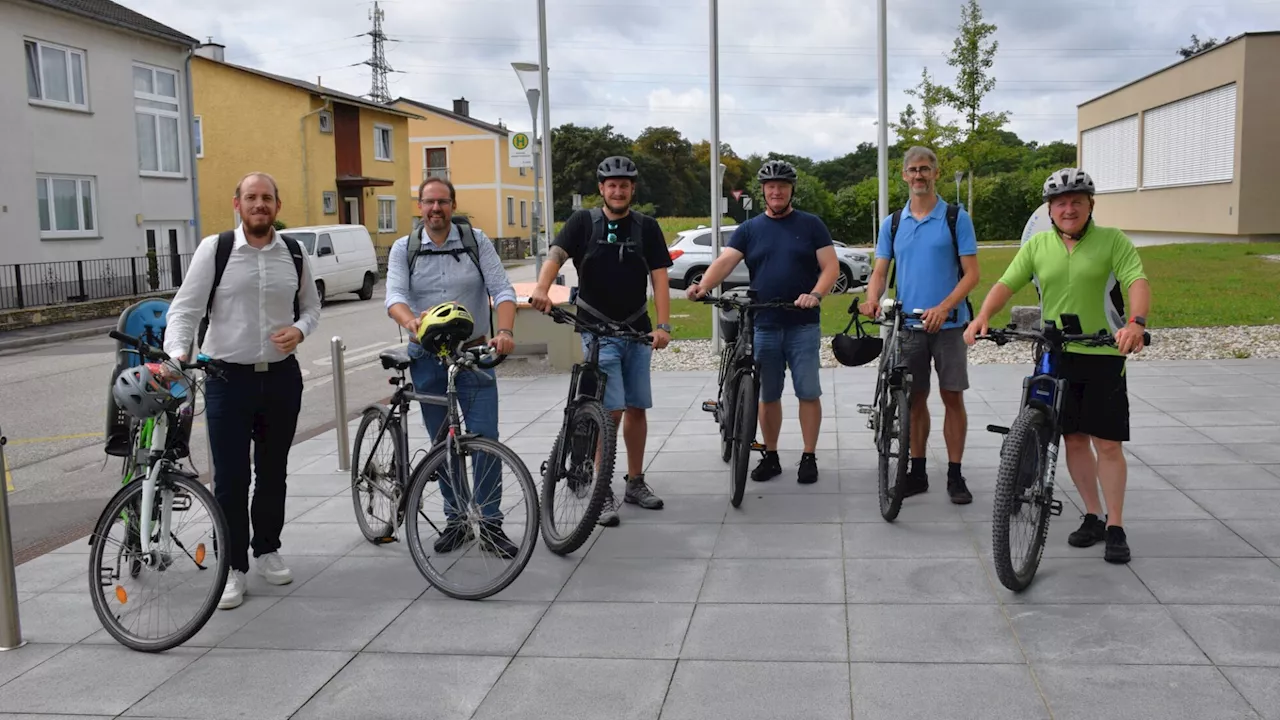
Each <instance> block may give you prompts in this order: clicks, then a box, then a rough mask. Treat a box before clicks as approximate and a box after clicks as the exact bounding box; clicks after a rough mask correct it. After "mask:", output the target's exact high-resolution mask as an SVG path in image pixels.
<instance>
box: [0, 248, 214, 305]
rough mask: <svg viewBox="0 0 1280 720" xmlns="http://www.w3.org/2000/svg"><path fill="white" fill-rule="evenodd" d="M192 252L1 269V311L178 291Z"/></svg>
mask: <svg viewBox="0 0 1280 720" xmlns="http://www.w3.org/2000/svg"><path fill="white" fill-rule="evenodd" d="M190 266H191V253H186V254H164V255H155V254H148V255H143V256H140V257H124V258H105V259H101V260H63V261H59V262H44V263H24V264H18V265H0V310H15V309H22V308H29V307H40V306H44V305H65V304H68V303H77V302H88V301H90V300H110V299H112V298H123V297H134V296H137V295H144V294H147V293H154V292H164V291H169V290H176V289H178V287H179V286H180V285H182V278H183V276H185V275H186V273H187V269H188V268H189V267H190Z"/></svg>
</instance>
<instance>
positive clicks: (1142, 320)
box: [1129, 315, 1147, 327]
mask: <svg viewBox="0 0 1280 720" xmlns="http://www.w3.org/2000/svg"><path fill="white" fill-rule="evenodd" d="M1129 322H1131V323H1134V324H1136V325H1141V326H1142V327H1146V326H1147V319H1146V318H1144V317H1142V316H1141V315H1134V316H1133V317H1131V318H1129Z"/></svg>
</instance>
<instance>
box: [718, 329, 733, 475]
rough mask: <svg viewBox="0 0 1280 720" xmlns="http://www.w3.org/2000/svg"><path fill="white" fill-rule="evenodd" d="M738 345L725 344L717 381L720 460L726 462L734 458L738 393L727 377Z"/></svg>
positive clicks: (721, 354)
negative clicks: (735, 405)
mask: <svg viewBox="0 0 1280 720" xmlns="http://www.w3.org/2000/svg"><path fill="white" fill-rule="evenodd" d="M736 345H737V344H736V343H725V346H724V352H722V353H720V375H719V377H718V378H717V379H716V383H717V384H719V386H720V397H718V398H716V420H717V421H719V424H720V459H721V460H723V461H724V462H729V459H730V458H732V457H733V399H734V397H736V393H737V391H736V388H735V385H734V382H733V381H732V380H730V381H728V382H725V377H726V375H727V374H728V370H729V365H730V363H732V362H733V355H734V353H735V352H737V347H736ZM730 377H732V376H730Z"/></svg>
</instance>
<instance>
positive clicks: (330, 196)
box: [324, 190, 338, 215]
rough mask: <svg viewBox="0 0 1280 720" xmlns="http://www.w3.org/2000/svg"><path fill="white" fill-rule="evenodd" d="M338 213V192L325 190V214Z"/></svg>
mask: <svg viewBox="0 0 1280 720" xmlns="http://www.w3.org/2000/svg"><path fill="white" fill-rule="evenodd" d="M337 213H338V193H336V192H334V191H332V190H326V191H324V214H325V215H336V214H337Z"/></svg>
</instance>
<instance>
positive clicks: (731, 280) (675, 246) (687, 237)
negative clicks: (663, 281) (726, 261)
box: [667, 225, 871, 293]
mask: <svg viewBox="0 0 1280 720" xmlns="http://www.w3.org/2000/svg"><path fill="white" fill-rule="evenodd" d="M737 228H738V226H737V225H725V226H722V227H721V228H720V246H721V247H726V246H728V244H729V238H731V237H733V231H734V230H736V229H737ZM834 245H835V249H836V257H837V258H839V260H840V278H839V279H838V280H836V284H835V287H834V288H833V289H832V292H833V293H845V292H848V291H849V290H851V289H854V288H860V287H862V286H864V285H866V284H867V278H869V277H870V276H871V259H870V256H869V253H868V252H867V251H866V250H855V249H853V248H850V247H848V246H846V245H845V244H844V243H842V242H835V243H834ZM668 251H669V252H670V253H671V263H672V265H671V267H670V268H669V269H668V270H667V273H668V275H669V276H670V278H671V287H672V288H674V289H676V290H683V289H684V288H687V287H689V286H690V285H692V284H694V283H697V282H700V281H701V280H702V273H704V272H706V270H707V268H708V267H710V266H711V261H712V260H713V259H714V258H713V255H712V247H711V228H709V227H699V228H695V229H693V230H684V231H682V232H680V233H678V234H677V235H676V241H675V242H674V243H672V244H671V247H670V248H669V249H668ZM750 283H751V272H750V271H749V270H748V269H747V264H746V263H745V262H741V263H738V266H737V267H735V268H734V269H733V272H731V273H729V277H727V278H725V281H724V283H723V287H725V288H733V287H739V286H743V285H749V284H750Z"/></svg>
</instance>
